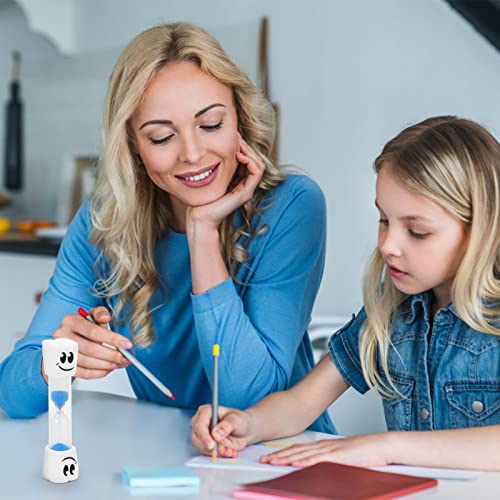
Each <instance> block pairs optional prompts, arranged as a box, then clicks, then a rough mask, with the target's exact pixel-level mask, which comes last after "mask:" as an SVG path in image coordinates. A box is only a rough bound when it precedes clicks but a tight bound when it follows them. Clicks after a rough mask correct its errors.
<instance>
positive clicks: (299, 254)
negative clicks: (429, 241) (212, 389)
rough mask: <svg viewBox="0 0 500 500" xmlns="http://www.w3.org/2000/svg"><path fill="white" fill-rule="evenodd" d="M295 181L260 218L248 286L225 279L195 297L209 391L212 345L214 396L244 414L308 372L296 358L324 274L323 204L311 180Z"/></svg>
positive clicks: (308, 362)
mask: <svg viewBox="0 0 500 500" xmlns="http://www.w3.org/2000/svg"><path fill="white" fill-rule="evenodd" d="M297 179H298V181H297ZM295 181H297V182H292V183H291V185H289V186H284V188H285V187H286V188H287V189H286V190H285V189H283V191H284V192H283V191H282V192H281V193H279V194H278V195H276V196H274V197H273V199H272V200H271V205H270V206H269V207H268V208H267V209H266V212H265V213H264V220H263V222H264V223H266V224H267V225H268V231H267V233H264V234H265V240H264V243H263V240H260V241H259V238H260V237H256V238H255V239H254V240H253V241H252V243H251V245H252V244H253V245H254V247H253V248H252V246H250V252H251V253H253V257H252V260H251V262H250V260H249V262H250V263H249V264H248V266H247V267H249V268H251V269H249V270H248V269H247V271H248V274H247V275H246V276H247V279H246V280H245V283H244V284H241V283H238V281H236V282H233V280H232V279H228V280H227V281H225V282H223V283H221V284H220V285H218V286H216V287H214V288H212V289H211V290H209V291H208V292H206V293H204V294H200V295H195V296H192V303H193V312H194V321H195V328H196V335H197V338H198V344H199V347H200V355H201V359H202V363H203V365H204V369H205V372H206V374H207V376H208V379H209V382H210V384H211V383H212V356H211V355H212V345H213V344H214V343H219V344H220V360H219V394H220V400H221V401H223V402H224V404H225V405H228V406H233V407H236V408H244V407H248V406H250V405H252V404H254V403H256V402H257V401H259V400H260V399H262V398H263V397H264V396H266V395H267V394H269V393H271V392H274V391H279V390H283V389H286V388H287V387H289V385H290V382H291V377H292V371H293V370H294V368H297V363H298V364H299V365H300V364H301V365H300V367H299V368H298V369H297V371H298V372H300V373H301V376H304V375H305V374H306V373H307V371H309V369H310V368H311V366H312V356H311V357H310V358H311V359H307V356H305V355H304V350H303V351H302V358H303V359H299V360H296V356H297V351H298V349H299V346H300V344H301V342H307V340H305V339H304V336H305V335H306V332H307V326H308V324H309V322H310V319H311V311H312V307H313V304H314V300H315V298H316V294H317V291H318V288H319V285H320V282H321V277H322V273H323V268H324V261H325V240H326V205H325V199H324V196H323V193H322V192H321V190H320V189H319V187H318V186H317V185H316V184H315V183H314V182H313V181H312V180H310V179H308V178H307V177H303V176H301V177H296V178H295ZM280 187H281V186H280ZM277 189H279V188H277ZM266 217H267V218H266ZM244 265H245V264H244Z"/></svg>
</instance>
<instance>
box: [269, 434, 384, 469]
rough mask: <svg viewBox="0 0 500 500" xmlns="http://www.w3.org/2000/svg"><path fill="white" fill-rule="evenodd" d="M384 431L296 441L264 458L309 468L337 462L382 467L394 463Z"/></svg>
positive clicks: (282, 463) (274, 462) (273, 463)
mask: <svg viewBox="0 0 500 500" xmlns="http://www.w3.org/2000/svg"><path fill="white" fill-rule="evenodd" d="M387 435H388V433H384V434H368V435H364V436H356V437H351V438H345V439H342V438H340V439H324V440H322V441H315V442H312V443H304V444H294V445H293V446H290V447H289V448H285V449H284V450H280V451H277V452H274V453H270V454H269V455H265V456H263V457H261V459H260V461H261V462H262V463H264V464H271V465H292V466H293V467H308V466H310V465H314V464H317V463H318V462H337V463H340V464H346V465H357V466H360V467H382V466H384V465H388V464H389V463H390V459H389V452H388V449H387V448H388V447H387V445H386V441H387V439H386V437H387Z"/></svg>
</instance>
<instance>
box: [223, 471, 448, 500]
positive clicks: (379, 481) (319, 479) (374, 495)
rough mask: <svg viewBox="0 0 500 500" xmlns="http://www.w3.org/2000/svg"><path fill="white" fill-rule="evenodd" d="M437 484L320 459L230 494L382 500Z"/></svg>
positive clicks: (237, 496) (259, 497)
mask: <svg viewBox="0 0 500 500" xmlns="http://www.w3.org/2000/svg"><path fill="white" fill-rule="evenodd" d="M437 483H438V482H437V481H436V480H435V479H428V478H423V477H414V476H406V475H402V474H393V473H390V472H379V471H375V470H371V469H364V468H362V467H353V466H351V465H342V464H336V463H332V462H321V463H319V464H316V465H313V466H311V467H306V468H304V469H300V470H297V471H294V472H291V473H290V474H286V475H284V476H280V477H277V478H275V479H271V480H269V481H261V482H258V483H249V484H246V485H244V487H243V488H241V489H239V490H236V491H234V492H233V496H234V497H236V498H254V499H262V500H263V499H266V498H267V499H271V498H293V499H300V500H304V499H307V500H344V499H346V500H347V499H349V500H385V499H386V498H395V497H399V496H401V495H408V494H410V493H414V492H415V491H419V490H424V489H427V488H432V487H434V486H437Z"/></svg>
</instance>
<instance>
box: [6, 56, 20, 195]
mask: <svg viewBox="0 0 500 500" xmlns="http://www.w3.org/2000/svg"><path fill="white" fill-rule="evenodd" d="M12 58H13V65H12V81H11V83H10V96H9V100H8V101H7V107H6V117H7V123H6V129H5V171H4V174H5V187H6V188H7V189H10V190H13V191H18V190H20V189H22V187H23V170H24V166H23V103H22V102H21V98H20V90H21V87H20V83H19V70H20V64H21V55H20V53H19V52H13V54H12Z"/></svg>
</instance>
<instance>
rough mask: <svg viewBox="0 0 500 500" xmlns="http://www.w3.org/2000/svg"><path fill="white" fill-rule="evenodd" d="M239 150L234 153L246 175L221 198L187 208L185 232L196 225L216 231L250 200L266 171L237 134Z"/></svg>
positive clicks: (255, 154)
mask: <svg viewBox="0 0 500 500" xmlns="http://www.w3.org/2000/svg"><path fill="white" fill-rule="evenodd" d="M238 137H239V146H240V150H239V151H237V153H236V159H237V160H238V162H239V163H240V164H241V165H243V166H244V167H246V170H247V175H246V176H245V177H244V178H243V179H242V180H241V181H240V182H238V184H237V185H236V186H235V187H234V188H233V189H232V190H231V191H229V192H228V193H226V194H225V195H224V196H222V198H219V199H218V200H215V201H214V202H212V203H209V204H207V205H201V206H199V207H188V209H187V213H186V230H187V232H189V231H190V229H192V228H193V226H194V225H195V224H197V223H201V224H203V225H208V226H209V228H210V229H217V228H218V227H219V225H220V223H221V222H222V221H223V220H224V219H225V218H226V217H227V216H228V215H229V214H231V213H232V212H234V211H235V210H237V209H238V208H239V207H241V206H242V205H244V204H245V203H246V202H247V201H250V200H251V199H252V196H253V193H254V191H255V189H256V188H257V186H258V185H259V182H260V180H261V179H262V175H263V174H264V171H265V169H266V166H265V165H264V162H263V161H262V160H261V159H260V158H259V156H258V155H257V153H255V151H254V150H253V149H252V148H250V146H249V145H248V144H247V143H246V142H245V140H244V139H243V138H242V137H241V135H239V134H238Z"/></svg>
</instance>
